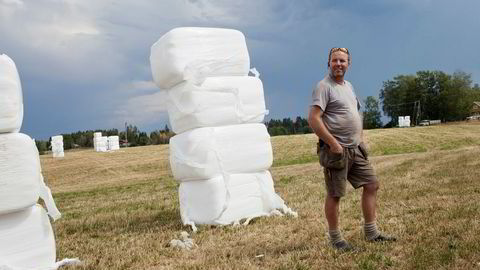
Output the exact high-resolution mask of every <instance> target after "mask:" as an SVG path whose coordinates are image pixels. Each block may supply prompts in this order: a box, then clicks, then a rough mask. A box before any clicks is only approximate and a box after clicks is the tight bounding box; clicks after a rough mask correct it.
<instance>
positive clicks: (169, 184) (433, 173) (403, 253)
mask: <svg viewBox="0 0 480 270" xmlns="http://www.w3.org/2000/svg"><path fill="white" fill-rule="evenodd" d="M365 137H366V140H367V141H368V146H369V149H370V154H371V158H370V159H371V161H372V164H373V166H374V168H375V169H376V171H377V174H378V176H379V179H380V181H381V189H380V191H379V194H378V222H377V223H378V225H379V227H380V228H381V229H382V230H384V231H386V232H387V233H389V234H393V235H395V236H397V237H398V238H399V240H398V241H397V242H394V243H388V244H378V243H369V242H366V241H365V240H364V238H363V232H362V223H363V221H362V215H361V211H360V194H361V193H360V191H359V190H353V189H351V188H350V189H349V190H348V193H347V196H346V197H345V198H344V199H343V200H342V205H341V209H340V211H341V226H342V230H343V233H344V236H345V237H346V239H347V240H349V241H350V242H351V243H352V244H354V245H355V246H356V247H358V248H359V250H358V251H356V252H353V253H340V252H336V251H334V250H332V249H331V248H330V247H329V245H328V239H327V236H326V224H325V221H324V218H323V199H324V196H325V190H324V185H323V173H322V172H321V169H320V166H319V165H318V162H317V160H316V156H315V144H316V138H315V136H314V135H299V136H283V137H273V138H272V143H273V148H274V166H273V167H272V168H271V172H272V175H273V177H274V181H275V189H276V191H277V193H278V194H279V195H280V196H281V197H282V198H283V199H284V200H285V201H286V203H287V205H288V206H290V207H291V208H293V209H294V210H296V211H297V212H298V213H299V216H298V218H292V217H269V218H258V219H255V220H253V221H252V222H251V224H250V225H248V226H237V227H233V226H226V227H210V226H201V227H199V231H198V232H197V233H196V234H193V235H192V238H193V239H194V241H195V243H196V244H197V247H196V248H194V249H193V250H190V251H182V250H178V249H174V248H171V247H169V246H168V243H169V242H170V240H172V239H178V234H179V233H180V232H181V231H183V230H187V231H189V232H190V230H189V228H187V227H184V226H182V224H181V220H180V214H179V203H178V197H177V189H178V184H177V183H176V181H175V180H174V179H173V178H172V176H171V172H170V171H169V163H168V145H162V146H148V147H137V148H128V149H121V150H119V151H117V152H112V153H96V152H94V151H93V149H90V150H80V151H70V152H66V153H65V158H63V159H55V160H54V159H53V158H52V157H51V155H49V156H47V155H45V156H42V157H41V161H42V167H43V173H44V176H45V178H46V181H47V183H48V185H49V186H50V188H51V189H52V192H53V194H54V198H55V200H56V202H57V206H58V208H59V210H60V211H61V212H62V214H63V216H62V218H61V219H60V220H58V221H56V222H55V223H53V226H54V231H55V234H56V244H57V257H58V258H59V259H62V258H65V257H70V258H72V257H79V258H80V259H81V260H82V261H83V265H81V266H69V267H65V269H480V158H479V157H480V124H475V123H471V124H465V123H460V124H457V125H441V126H430V127H416V128H404V129H399V128H394V129H378V130H371V131H365Z"/></svg>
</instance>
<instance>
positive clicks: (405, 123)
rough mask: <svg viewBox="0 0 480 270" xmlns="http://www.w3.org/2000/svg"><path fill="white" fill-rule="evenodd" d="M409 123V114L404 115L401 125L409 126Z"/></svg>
mask: <svg viewBox="0 0 480 270" xmlns="http://www.w3.org/2000/svg"><path fill="white" fill-rule="evenodd" d="M410 124H411V122H410V115H407V116H405V117H404V119H403V126H404V127H410Z"/></svg>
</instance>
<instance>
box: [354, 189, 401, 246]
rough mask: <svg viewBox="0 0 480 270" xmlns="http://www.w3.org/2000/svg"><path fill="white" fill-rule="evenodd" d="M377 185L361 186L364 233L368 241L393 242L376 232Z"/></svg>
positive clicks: (392, 238) (390, 238)
mask: <svg viewBox="0 0 480 270" xmlns="http://www.w3.org/2000/svg"><path fill="white" fill-rule="evenodd" d="M377 190H378V183H377V182H376V181H375V182H373V183H370V184H366V185H364V186H363V193H362V211H363V218H364V220H365V224H364V227H363V229H364V232H365V237H366V238H367V240H369V241H395V240H396V239H395V237H391V236H386V235H383V234H382V233H380V232H379V231H378V230H377V223H376V203H377Z"/></svg>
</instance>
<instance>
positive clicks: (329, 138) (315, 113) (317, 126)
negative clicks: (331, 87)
mask: <svg viewBox="0 0 480 270" xmlns="http://www.w3.org/2000/svg"><path fill="white" fill-rule="evenodd" d="M322 116H323V111H322V109H320V107H318V106H312V107H311V108H310V112H309V114H308V124H309V125H310V127H311V128H312V129H313V132H315V134H317V136H318V137H319V138H320V139H322V140H323V141H324V142H325V143H326V144H328V145H329V146H330V150H331V151H332V152H334V153H342V152H343V148H342V146H341V145H340V144H339V143H338V141H337V139H335V137H333V135H332V134H331V133H330V132H329V131H328V129H327V127H326V126H325V124H324V123H323V119H322Z"/></svg>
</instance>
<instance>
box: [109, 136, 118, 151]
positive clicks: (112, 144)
mask: <svg viewBox="0 0 480 270" xmlns="http://www.w3.org/2000/svg"><path fill="white" fill-rule="evenodd" d="M107 140H108V149H109V150H111V151H114V150H118V149H120V141H119V137H118V136H108V138H107Z"/></svg>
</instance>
